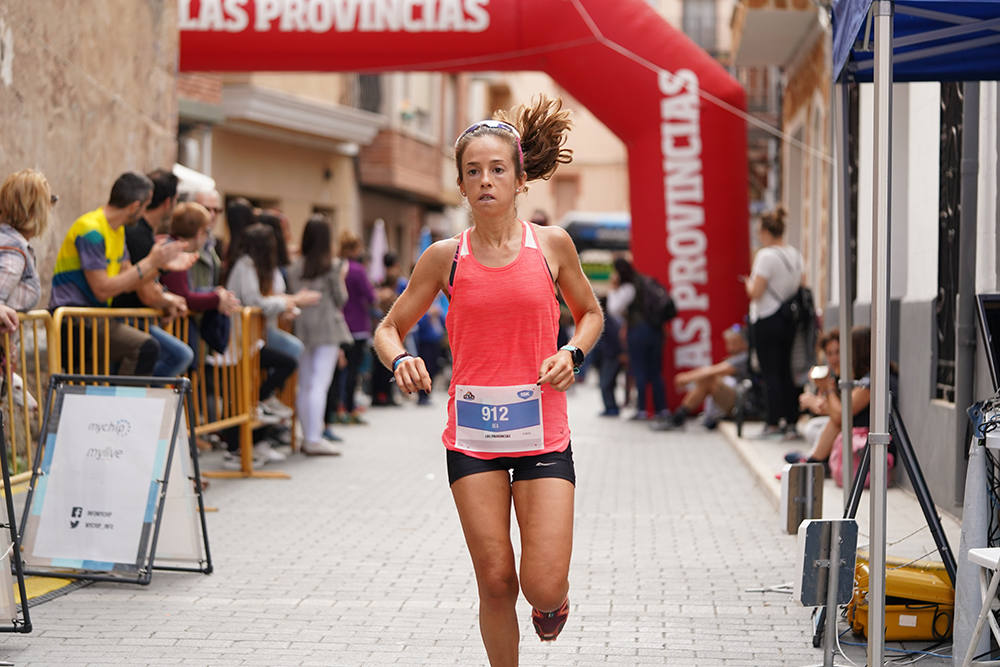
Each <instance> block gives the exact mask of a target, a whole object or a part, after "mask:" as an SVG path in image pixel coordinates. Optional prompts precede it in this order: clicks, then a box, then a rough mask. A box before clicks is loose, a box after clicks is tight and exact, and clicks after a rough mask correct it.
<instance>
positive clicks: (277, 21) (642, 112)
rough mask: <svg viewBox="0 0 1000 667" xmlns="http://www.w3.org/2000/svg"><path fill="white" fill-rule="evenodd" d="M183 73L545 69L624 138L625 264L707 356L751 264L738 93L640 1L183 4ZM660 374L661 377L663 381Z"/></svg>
mask: <svg viewBox="0 0 1000 667" xmlns="http://www.w3.org/2000/svg"><path fill="white" fill-rule="evenodd" d="M179 10H180V17H179V20H180V29H181V35H180V43H181V48H180V69H181V70H182V71H367V72H372V71H415V70H423V71H443V72H447V71H470V70H541V71H543V72H546V73H547V74H549V75H550V76H551V77H552V78H553V79H555V80H556V81H557V82H558V83H559V84H560V85H561V86H563V87H564V88H565V89H566V90H567V91H569V93H570V94H572V95H573V96H574V97H576V99H577V100H579V101H580V102H581V103H583V104H584V105H586V106H587V108H588V109H590V111H592V112H593V113H594V115H595V116H597V117H598V118H599V119H600V120H601V121H602V122H603V123H604V124H605V125H607V126H608V128H610V129H611V131H612V132H614V133H615V134H616V135H618V137H619V138H620V139H621V140H622V141H623V142H624V143H625V145H626V146H627V148H628V156H629V187H630V198H631V209H632V210H631V213H632V252H633V256H634V258H635V264H636V267H637V268H638V269H639V270H640V271H642V272H643V273H648V274H652V275H654V276H656V277H657V278H659V279H660V280H661V281H662V282H663V283H664V284H666V285H668V286H669V289H670V291H671V293H672V294H673V297H674V299H675V301H676V302H677V306H678V309H679V311H680V313H679V316H678V317H677V319H675V320H674V321H673V322H671V324H670V326H669V328H670V332H671V334H672V338H673V340H672V341H670V342H668V344H667V348H666V352H667V353H666V354H665V357H664V372H665V376H666V377H667V378H669V377H671V375H672V373H673V371H674V370H676V369H680V368H688V367H692V366H697V365H701V364H706V363H711V361H712V360H713V358H718V357H720V356H721V355H722V354H723V346H722V331H723V330H724V329H725V328H726V327H727V326H729V325H731V324H733V323H734V322H739V321H741V320H742V318H743V316H744V314H745V312H746V297H745V295H744V293H743V287H742V285H741V284H740V283H739V282H738V281H737V278H738V276H739V275H741V274H746V273H747V272H748V268H749V254H748V247H749V239H748V224H747V222H748V219H747V218H748V202H747V161H746V160H747V158H746V126H745V124H744V121H743V120H742V119H741V117H740V116H739V115H738V113H734V111H735V112H739V111H742V110H743V109H745V96H744V92H743V89H742V88H741V87H740V86H739V84H738V83H737V82H736V81H734V80H733V79H732V78H731V77H730V76H729V75H728V74H727V73H726V71H725V70H724V69H723V68H722V67H721V66H720V65H719V64H718V63H717V62H716V61H715V60H713V59H712V58H711V57H710V56H709V55H708V54H706V53H705V52H704V51H702V50H701V49H700V48H699V47H697V46H696V45H695V44H694V43H693V42H691V41H690V40H689V39H688V38H687V37H685V36H684V35H683V34H682V33H680V32H678V31H677V30H675V29H674V28H672V27H671V26H670V25H669V24H667V23H666V21H664V20H663V19H662V18H661V17H660V16H659V15H658V14H657V13H656V12H655V11H653V10H652V9H651V8H650V7H649V6H648V5H647V3H646V2H645V1H644V0H613V1H612V0H179ZM668 385H669V383H668Z"/></svg>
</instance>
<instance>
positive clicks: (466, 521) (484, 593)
mask: <svg viewBox="0 0 1000 667" xmlns="http://www.w3.org/2000/svg"><path fill="white" fill-rule="evenodd" d="M451 493H452V496H453V497H454V498H455V507H457V508H458V518H459V519H460V520H461V522H462V531H463V532H464V533H465V543H466V545H467V546H468V547H469V555H470V556H472V565H473V567H474V568H475V570H476V583H477V584H478V586H479V631H480V632H481V633H482V636H483V644H484V645H485V646H486V655H487V656H488V657H489V660H490V665H492V667H514V666H516V665H517V644H518V641H519V639H520V634H519V632H518V627H517V612H516V611H515V604H516V603H517V592H518V587H517V571H516V570H515V569H514V548H513V546H512V545H511V543H510V498H511V491H510V476H509V473H508V472H507V471H506V470H494V471H490V472H480V473H475V474H472V475H467V476H465V477H462V478H461V479H458V480H456V481H455V483H454V484H452V485H451Z"/></svg>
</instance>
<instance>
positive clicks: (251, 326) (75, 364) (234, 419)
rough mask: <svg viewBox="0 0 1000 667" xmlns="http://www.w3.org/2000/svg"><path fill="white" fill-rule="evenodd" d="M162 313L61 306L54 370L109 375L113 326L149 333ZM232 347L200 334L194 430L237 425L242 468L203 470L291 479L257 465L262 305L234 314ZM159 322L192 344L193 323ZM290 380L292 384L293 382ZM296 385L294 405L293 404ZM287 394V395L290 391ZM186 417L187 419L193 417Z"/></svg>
mask: <svg viewBox="0 0 1000 667" xmlns="http://www.w3.org/2000/svg"><path fill="white" fill-rule="evenodd" d="M160 316H161V314H160V313H159V312H158V311H156V310H152V309H147V308H143V309H121V308H57V309H56V311H55V313H54V315H53V316H52V320H51V326H50V328H49V335H48V338H49V340H50V341H52V344H50V346H49V352H50V359H51V360H52V363H53V365H52V366H51V367H52V368H57V369H62V372H64V373H69V374H88V373H89V374H101V375H108V374H110V372H111V370H112V368H111V356H112V355H111V347H110V338H111V335H110V330H111V327H113V326H116V324H114V323H115V322H117V321H119V320H121V319H127V320H128V321H129V322H130V323H131V324H132V325H133V326H134V327H135V328H138V329H140V330H142V331H147V332H148V331H149V327H150V326H152V325H153V324H156V323H157V321H158V318H159V317H160ZM230 321H231V325H232V326H231V328H230V337H229V346H228V347H227V348H226V351H225V352H223V353H219V352H214V351H212V350H210V349H209V348H208V346H207V345H206V344H205V342H204V340H201V337H200V336H199V337H198V339H199V343H198V351H197V353H196V357H195V365H194V369H193V371H191V372H190V373H189V374H188V375H189V377H190V380H191V386H192V392H193V399H194V400H193V403H194V416H193V418H194V422H195V434H196V435H198V436H200V435H205V434H207V433H214V432H217V431H221V430H224V429H227V428H231V427H236V428H238V429H239V442H240V455H241V469H240V470H239V471H221V470H219V471H203V476H206V477H268V478H287V477H288V475H287V474H285V473H283V472H279V471H267V472H261V471H256V470H254V468H253V429H254V428H255V427H256V426H259V424H258V423H257V395H258V392H259V390H260V348H261V347H262V346H263V343H264V337H265V324H264V318H263V316H262V315H261V313H260V309H258V308H243V309H242V310H241V311H240V312H239V313H237V314H235V315H233V316H232V317H231V318H230ZM160 326H161V327H162V328H163V329H164V330H165V331H166V332H167V333H169V334H170V335H172V336H174V337H175V338H178V339H179V340H181V341H183V342H184V343H187V344H190V342H191V334H192V326H193V323H192V321H191V320H190V319H189V318H175V319H173V320H171V321H168V322H163V323H161V324H160ZM289 384H291V383H289ZM294 391H295V389H294V387H292V388H291V392H292V393H291V404H292V405H294V404H295V394H294ZM285 395H288V394H287V392H286V394H285ZM191 418H192V417H191V416H188V419H191Z"/></svg>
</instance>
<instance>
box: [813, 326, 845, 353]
mask: <svg viewBox="0 0 1000 667" xmlns="http://www.w3.org/2000/svg"><path fill="white" fill-rule="evenodd" d="M834 341H836V342H837V344H838V345H839V344H840V329H838V328H837V327H833V328H832V329H827V330H826V331H824V332H823V333H822V334H821V335H820V337H819V340H817V341H816V349H818V350H820V351H821V352H823V353H824V354H825V353H826V346H827V345H829V344H830V343H832V342H834Z"/></svg>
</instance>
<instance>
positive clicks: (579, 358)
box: [559, 345, 585, 372]
mask: <svg viewBox="0 0 1000 667" xmlns="http://www.w3.org/2000/svg"><path fill="white" fill-rule="evenodd" d="M559 349H560V350H566V351H567V352H569V353H570V354H571V355H573V370H574V371H576V372H579V371H580V366H583V359H584V356H585V355H584V354H583V350H581V349H580V348H578V347H576V346H574V345H563V346H562V347H560V348H559Z"/></svg>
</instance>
